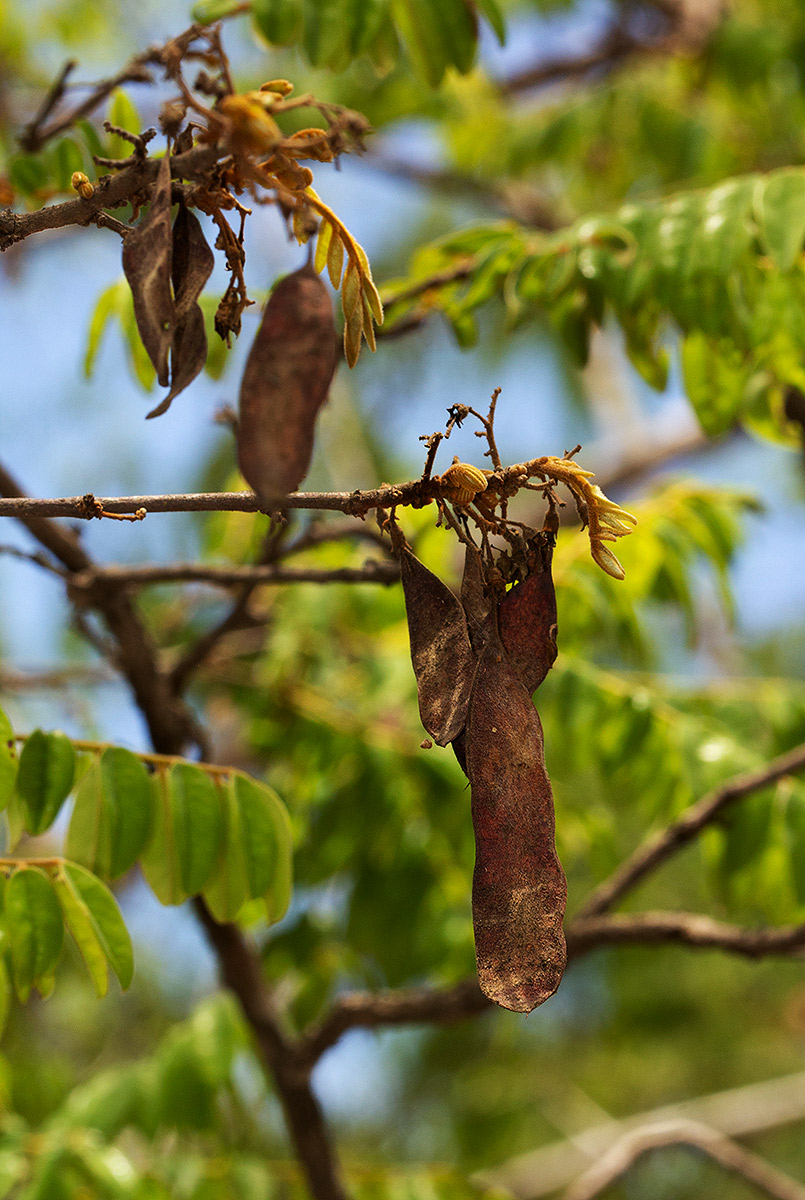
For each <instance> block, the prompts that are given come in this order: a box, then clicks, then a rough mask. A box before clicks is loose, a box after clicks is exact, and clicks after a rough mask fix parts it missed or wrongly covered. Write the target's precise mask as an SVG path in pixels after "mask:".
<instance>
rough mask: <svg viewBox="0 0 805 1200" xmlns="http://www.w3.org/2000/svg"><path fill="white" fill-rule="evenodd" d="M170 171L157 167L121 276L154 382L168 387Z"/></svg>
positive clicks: (172, 326) (172, 320)
mask: <svg viewBox="0 0 805 1200" xmlns="http://www.w3.org/2000/svg"><path fill="white" fill-rule="evenodd" d="M170 217H171V169H170V158H169V157H168V156H167V155H166V156H165V157H164V158H163V159H162V161H161V163H160V165H159V173H158V174H157V178H156V182H155V184H154V190H153V193H152V196H151V204H150V207H149V209H148V212H147V213H146V215H145V216H144V217H143V219H142V220H141V221H140V223H139V225H137V227H136V228H135V229H133V230H132V231H131V233H129V234H127V236H126V237H125V239H124V241H123V272H124V274H125V276H126V279H127V280H128V284H129V287H130V288H131V294H132V297H133V299H134V316H135V318H136V320H137V329H138V330H139V333H140V337H141V338H142V343H143V345H144V346H145V348H146V350H147V351H148V357H149V358H150V359H151V362H152V363H153V364H154V370H155V371H156V373H157V379H158V380H159V382H160V383H161V384H162V386H163V387H167V386H168V383H169V379H170V374H169V371H168V352H169V350H170V347H171V343H172V341H173V335H174V332H175V330H176V308H175V305H174V302H173V294H172V292H171V244H172V236H171V223H170Z"/></svg>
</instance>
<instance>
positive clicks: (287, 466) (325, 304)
mask: <svg viewBox="0 0 805 1200" xmlns="http://www.w3.org/2000/svg"><path fill="white" fill-rule="evenodd" d="M337 361H338V353H337V345H336V332H335V325H334V322H333V308H332V304H331V303H330V297H329V294H328V292H327V288H326V287H325V285H324V284H323V283H322V281H321V279H320V278H319V277H318V275H317V274H316V272H315V271H314V270H313V269H312V267H310V266H305V267H302V268H301V270H299V271H294V273H293V274H292V275H286V277H285V278H284V279H282V280H281V281H280V282H279V283H278V284H277V286H276V288H275V289H274V291H273V292H272V294H271V297H270V299H269V301H268V304H267V305H266V308H265V312H264V313H263V319H262V322H261V323H260V328H259V329H258V331H257V336H256V337H255V339H254V343H253V345H252V348H251V350H250V352H249V357H248V360H247V362H246V369H245V371H244V372H243V381H242V383H241V389H240V417H239V422H238V461H239V463H240V469H241V471H242V472H243V476H244V478H245V479H246V481H247V482H248V483H249V485H250V486H251V487H253V488H254V490H255V492H256V493H257V495H258V496H259V497H260V500H261V502H262V503H263V505H264V506H265V507H270V506H271V505H272V504H274V502H276V501H277V500H279V499H280V498H281V497H283V496H286V495H287V494H288V493H289V492H294V491H296V489H297V488H298V487H299V484H300V483H301V482H302V480H303V479H304V477H305V475H306V473H307V469H308V467H309V465H310V458H311V455H312V453H313V438H314V428H315V421H316V415H317V413H318V411H319V409H320V408H321V406H322V404H323V403H324V401H325V400H326V399H327V392H328V390H329V387H330V382H331V380H332V378H333V374H334V372H335V368H336V363H337Z"/></svg>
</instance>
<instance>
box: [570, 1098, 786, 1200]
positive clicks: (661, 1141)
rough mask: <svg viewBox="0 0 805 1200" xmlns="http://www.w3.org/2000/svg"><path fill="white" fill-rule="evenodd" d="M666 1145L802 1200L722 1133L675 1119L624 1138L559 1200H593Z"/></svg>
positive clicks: (778, 1197) (777, 1198) (780, 1197)
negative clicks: (689, 1152) (693, 1154)
mask: <svg viewBox="0 0 805 1200" xmlns="http://www.w3.org/2000/svg"><path fill="white" fill-rule="evenodd" d="M669 1146H684V1147H688V1148H690V1149H691V1150H696V1151H698V1152H699V1153H701V1154H704V1155H706V1156H707V1158H711V1159H713V1161H714V1162H717V1163H719V1165H720V1166H722V1167H724V1169H725V1170H726V1171H730V1172H731V1173H732V1174H734V1175H738V1176H739V1177H740V1178H741V1179H743V1180H744V1181H745V1182H746V1183H749V1184H751V1185H753V1186H754V1187H756V1188H758V1189H759V1190H760V1191H761V1192H763V1194H764V1195H766V1196H771V1197H772V1198H773V1200H805V1187H803V1185H802V1184H801V1183H797V1181H796V1180H795V1179H792V1178H791V1176H790V1175H785V1174H784V1173H783V1172H782V1171H779V1170H778V1169H777V1167H774V1166H772V1164H771V1163H769V1162H767V1161H766V1160H765V1159H763V1158H760V1157H759V1156H758V1155H757V1154H752V1153H751V1151H749V1150H745V1149H744V1147H743V1146H739V1145H738V1143H737V1142H733V1141H732V1140H731V1139H730V1138H728V1137H725V1136H724V1134H723V1133H718V1132H717V1131H716V1130H715V1129H710V1128H708V1127H707V1126H706V1125H702V1124H700V1123H699V1122H698V1121H689V1120H681V1119H679V1118H677V1119H676V1120H673V1121H663V1122H658V1123H656V1124H653V1125H644V1126H643V1127H642V1128H640V1129H634V1130H631V1131H630V1132H629V1133H627V1134H625V1135H624V1136H623V1137H622V1138H620V1139H619V1140H618V1141H616V1142H615V1144H614V1146H612V1147H611V1148H610V1149H609V1150H608V1151H607V1152H606V1154H604V1155H603V1157H602V1158H601V1159H599V1161H598V1162H596V1163H595V1164H594V1165H593V1166H592V1167H590V1168H589V1169H588V1170H587V1171H585V1172H584V1174H583V1175H581V1176H580V1178H578V1179H577V1180H575V1182H574V1183H572V1184H571V1185H570V1187H569V1188H568V1189H567V1191H566V1192H565V1193H564V1196H563V1197H562V1200H595V1197H596V1196H601V1195H602V1194H603V1193H604V1192H606V1191H608V1189H609V1188H610V1187H611V1186H612V1185H613V1184H614V1183H616V1182H617V1180H618V1179H620V1178H622V1176H624V1175H625V1174H626V1173H627V1171H629V1170H630V1168H631V1167H633V1166H634V1164H635V1163H636V1162H637V1160H638V1159H639V1158H642V1157H643V1156H644V1155H645V1154H649V1153H652V1152H653V1151H656V1150H664V1149H667V1148H668V1147H669Z"/></svg>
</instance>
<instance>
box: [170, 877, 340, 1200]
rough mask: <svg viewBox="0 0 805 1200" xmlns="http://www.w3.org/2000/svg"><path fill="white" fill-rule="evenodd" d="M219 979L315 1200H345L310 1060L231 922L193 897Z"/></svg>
mask: <svg viewBox="0 0 805 1200" xmlns="http://www.w3.org/2000/svg"><path fill="white" fill-rule="evenodd" d="M193 906H194V908H195V911H196V915H197V917H198V919H199V921H200V922H201V924H202V926H203V928H204V931H205V933H206V934H207V937H208V939H209V942H210V945H211V946H212V948H213V950H214V951H215V954H216V957H217V958H218V962H219V965H220V969H221V977H222V980H223V982H224V984H225V985H226V986H227V987H228V988H229V989H230V991H231V992H232V993H233V994H234V995H235V996H236V997H237V999H238V1002H239V1004H240V1006H241V1009H242V1010H243V1014H244V1016H245V1017H246V1020H247V1021H248V1023H249V1025H250V1027H251V1028H252V1030H253V1031H254V1034H255V1037H256V1039H257V1044H258V1047H259V1050H260V1054H261V1057H262V1059H263V1061H264V1063H265V1064H266V1066H267V1067H268V1069H269V1070H270V1072H271V1073H272V1075H273V1076H274V1079H275V1080H276V1083H277V1091H278V1092H279V1096H280V1100H281V1101H282V1106H283V1110H284V1112H285V1118H286V1121H287V1123H288V1128H289V1130H290V1132H291V1136H292V1138H293V1141H294V1145H295V1147H296V1151H297V1153H298V1155H299V1158H300V1161H301V1162H302V1164H303V1166H304V1168H305V1170H306V1172H307V1177H308V1182H309V1184H310V1189H311V1191H312V1193H313V1195H314V1197H316V1200H346V1192H345V1191H344V1189H343V1186H342V1184H341V1181H340V1178H339V1172H338V1166H337V1163H336V1161H335V1156H334V1153H333V1150H332V1146H331V1144H330V1139H329V1135H328V1133H327V1128H326V1126H325V1123H324V1116H323V1114H322V1111H321V1106H320V1105H319V1102H318V1100H317V1099H316V1096H315V1094H314V1092H313V1089H312V1087H311V1085H310V1065H309V1064H308V1063H307V1062H305V1061H303V1059H302V1057H301V1056H300V1055H299V1053H298V1051H297V1049H296V1047H295V1046H294V1045H293V1044H292V1043H291V1042H289V1041H288V1040H287V1039H286V1037H285V1035H284V1034H283V1033H282V1030H281V1029H280V1026H279V1023H278V1020H277V1017H276V1014H275V1012H274V1009H273V1005H272V1002H271V996H270V994H269V991H268V989H267V987H266V984H265V981H264V979H263V976H262V972H261V970H260V960H259V958H258V956H257V955H256V954H255V952H254V950H253V949H252V948H251V947H250V946H249V944H248V943H247V942H246V939H245V938H244V936H243V933H242V932H241V930H240V929H239V928H238V926H237V925H229V924H226V925H222V924H219V922H218V921H216V920H215V918H214V917H213V916H212V914H211V913H210V911H209V909H208V908H207V906H206V904H205V903H204V901H203V900H202V899H201V898H200V897H197V898H196V899H195V900H194V901H193Z"/></svg>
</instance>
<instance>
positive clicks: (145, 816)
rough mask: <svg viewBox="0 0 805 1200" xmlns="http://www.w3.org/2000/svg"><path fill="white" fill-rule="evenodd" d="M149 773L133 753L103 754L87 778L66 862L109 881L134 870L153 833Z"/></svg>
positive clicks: (117, 750) (119, 750) (77, 801)
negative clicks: (131, 869)
mask: <svg viewBox="0 0 805 1200" xmlns="http://www.w3.org/2000/svg"><path fill="white" fill-rule="evenodd" d="M152 816H153V799H152V793H151V786H150V781H149V778H148V772H147V771H146V769H145V767H144V766H143V764H142V763H141V762H140V760H139V759H138V758H137V757H136V755H134V754H132V753H131V751H129V750H124V749H123V748H122V747H119V746H113V747H110V748H109V749H107V750H104V752H103V754H102V755H101V757H100V759H99V760H96V761H95V762H93V764H92V765H91V766H90V768H89V770H88V771H87V772H86V773H85V775H84V776H83V778H82V780H81V783H80V784H79V786H78V790H77V792H76V798H75V805H74V807H73V814H72V817H71V820H70V828H69V830H68V834H67V857H68V858H71V859H73V860H75V862H78V863H81V864H82V865H83V866H85V867H87V868H88V869H89V870H91V871H94V872H95V874H97V875H100V876H102V877H103V878H104V879H117V877H118V876H119V875H122V874H123V873H124V872H125V871H128V869H129V868H130V867H132V866H133V865H134V863H135V861H136V859H137V858H138V857H139V855H140V852H141V851H142V849H143V847H144V845H145V843H146V841H147V840H148V835H149V833H150V832H151V824H152Z"/></svg>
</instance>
